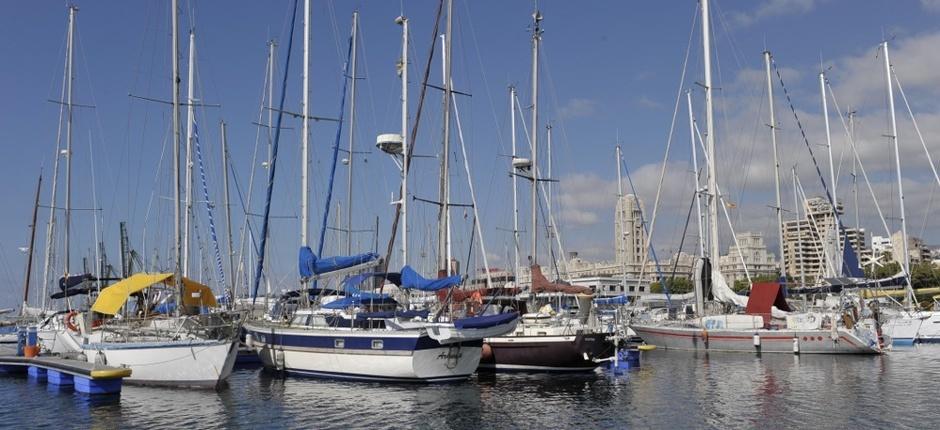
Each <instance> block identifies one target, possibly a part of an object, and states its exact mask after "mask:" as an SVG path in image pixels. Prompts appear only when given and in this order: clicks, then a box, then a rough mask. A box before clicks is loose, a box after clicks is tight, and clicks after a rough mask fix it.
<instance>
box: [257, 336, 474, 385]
mask: <svg viewBox="0 0 940 430" xmlns="http://www.w3.org/2000/svg"><path fill="white" fill-rule="evenodd" d="M244 328H245V332H246V343H248V345H249V346H250V347H252V348H254V349H255V350H256V351H257V352H258V356H259V357H260V358H261V362H262V364H263V365H264V366H265V367H266V368H269V369H274V370H279V371H286V372H287V373H291V374H296V375H304V376H313V377H320V378H330V379H347V380H360V381H391V382H419V383H428V382H449V381H460V380H465V379H467V378H468V377H470V375H471V374H472V373H473V372H474V371H475V370H476V368H477V365H478V364H479V362H480V353H481V349H482V345H483V341H482V339H477V340H470V341H465V342H456V343H451V344H446V345H442V344H441V343H440V342H437V341H435V340H434V339H431V338H430V337H429V336H428V334H427V333H426V332H424V331H421V330H406V331H396V330H356V329H348V328H345V329H344V328H323V329H320V328H310V329H303V328H302V329H296V328H287V327H276V326H263V325H259V326H255V325H251V324H246V325H245V326H244Z"/></svg>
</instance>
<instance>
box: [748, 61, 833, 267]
mask: <svg viewBox="0 0 940 430" xmlns="http://www.w3.org/2000/svg"><path fill="white" fill-rule="evenodd" d="M770 61H771V55H770V51H764V69H766V71H767V98H768V104H769V105H770V124H768V125H767V126H768V127H770V145H771V146H772V147H773V151H774V189H775V190H776V193H777V205H776V206H775V207H774V211H776V212H777V235H778V236H777V241H778V249H779V251H780V265H779V266H780V278H783V279H785V278H786V274H787V269H786V264H785V263H784V261H783V210H782V207H783V206H782V205H781V203H780V159H779V155H778V154H777V118H776V116H774V85H773V81H772V80H771V77H770ZM827 124H828V121H827ZM827 128H828V126H827ZM831 160H832V159H831V158H830V161H831ZM834 186H835V184H834V183H833V187H834Z"/></svg>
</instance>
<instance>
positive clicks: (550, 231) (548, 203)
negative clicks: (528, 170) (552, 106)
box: [545, 124, 560, 277]
mask: <svg viewBox="0 0 940 430" xmlns="http://www.w3.org/2000/svg"><path fill="white" fill-rule="evenodd" d="M545 143H546V144H547V149H548V153H547V154H546V155H548V157H547V158H548V171H546V173H545V174H546V175H548V177H549V178H552V125H551V124H546V125H545ZM547 191H548V192H547V193H545V194H546V196H545V209H546V212H547V213H548V219H547V220H546V222H547V223H548V226H547V227H548V228H547V229H545V232H546V237H545V241H546V242H548V255H549V258H551V260H552V263H554V262H555V254H554V252H553V249H554V245H553V244H552V236H553V235H554V234H555V223H554V222H553V221H554V219H553V217H552V183H551V181H549V182H548V190H547ZM559 277H560V276H559Z"/></svg>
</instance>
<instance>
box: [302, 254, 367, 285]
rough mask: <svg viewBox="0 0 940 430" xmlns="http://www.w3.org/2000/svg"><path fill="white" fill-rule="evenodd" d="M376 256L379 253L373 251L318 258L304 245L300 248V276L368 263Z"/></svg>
mask: <svg viewBox="0 0 940 430" xmlns="http://www.w3.org/2000/svg"><path fill="white" fill-rule="evenodd" d="M377 258H379V255H378V254H376V253H374V252H367V253H365V254H358V255H351V256H341V257H329V258H319V257H317V254H314V253H313V250H312V249H310V247H309V246H304V247H301V248H300V258H299V260H300V262H299V266H300V276H302V277H304V278H309V277H311V276H313V275H321V274H324V273H329V272H335V271H337V270H342V269H346V268H349V267H353V266H357V265H360V264H364V263H368V262H370V261H373V260H375V259H377Z"/></svg>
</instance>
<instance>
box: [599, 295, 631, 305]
mask: <svg viewBox="0 0 940 430" xmlns="http://www.w3.org/2000/svg"><path fill="white" fill-rule="evenodd" d="M594 303H597V304H599V305H625V304H627V303H630V299H629V298H628V297H627V296H626V295H624V294H621V295H619V296H613V297H601V298H597V299H594Z"/></svg>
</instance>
